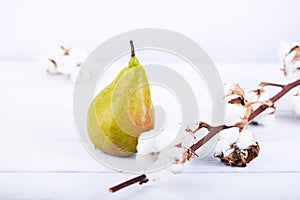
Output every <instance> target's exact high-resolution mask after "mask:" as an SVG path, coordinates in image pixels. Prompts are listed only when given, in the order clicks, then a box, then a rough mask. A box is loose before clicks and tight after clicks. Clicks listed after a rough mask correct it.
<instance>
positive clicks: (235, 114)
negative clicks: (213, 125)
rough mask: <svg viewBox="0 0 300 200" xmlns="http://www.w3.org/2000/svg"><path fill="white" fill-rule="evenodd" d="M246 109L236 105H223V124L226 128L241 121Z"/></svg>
mask: <svg viewBox="0 0 300 200" xmlns="http://www.w3.org/2000/svg"><path fill="white" fill-rule="evenodd" d="M246 111H247V108H246V107H245V106H242V105H237V104H226V105H225V116H224V124H225V125H227V126H232V125H234V124H236V123H238V122H240V121H241V119H242V118H243V117H244V115H245V113H246Z"/></svg>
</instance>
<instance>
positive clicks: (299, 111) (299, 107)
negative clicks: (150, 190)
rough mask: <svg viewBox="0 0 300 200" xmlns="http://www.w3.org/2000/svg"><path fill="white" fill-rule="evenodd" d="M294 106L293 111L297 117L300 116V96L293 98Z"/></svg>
mask: <svg viewBox="0 0 300 200" xmlns="http://www.w3.org/2000/svg"><path fill="white" fill-rule="evenodd" d="M292 106H293V110H294V113H295V114H296V115H297V116H300V95H299V94H298V95H294V96H293V97H292Z"/></svg>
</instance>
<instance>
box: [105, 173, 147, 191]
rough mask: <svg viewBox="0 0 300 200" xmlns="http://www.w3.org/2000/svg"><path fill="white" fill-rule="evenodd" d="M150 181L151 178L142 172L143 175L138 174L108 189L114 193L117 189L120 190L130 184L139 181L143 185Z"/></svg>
mask: <svg viewBox="0 0 300 200" xmlns="http://www.w3.org/2000/svg"><path fill="white" fill-rule="evenodd" d="M148 181H149V179H148V178H147V177H146V175H145V174H142V175H140V176H137V177H135V178H133V179H130V180H128V181H125V182H123V183H121V184H119V185H116V186H114V187H111V188H109V189H108V191H109V192H112V193H113V192H116V191H118V190H120V189H122V188H125V187H127V186H129V185H132V184H134V183H139V184H140V185H142V184H143V183H147V182H148Z"/></svg>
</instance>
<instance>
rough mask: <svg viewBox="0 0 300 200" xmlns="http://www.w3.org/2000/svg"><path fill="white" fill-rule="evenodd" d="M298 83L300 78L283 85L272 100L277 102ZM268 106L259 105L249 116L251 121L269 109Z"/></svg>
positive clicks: (299, 83)
mask: <svg viewBox="0 0 300 200" xmlns="http://www.w3.org/2000/svg"><path fill="white" fill-rule="evenodd" d="M298 85H300V79H298V80H297V81H294V82H292V83H289V84H287V85H285V86H283V87H282V89H281V91H280V92H278V93H277V94H276V95H275V96H273V97H272V98H271V99H270V101H271V102H273V103H275V102H276V101H278V99H280V98H281V97H282V96H284V95H285V94H286V93H288V92H289V91H290V90H291V89H293V88H294V87H297V86H298ZM267 108H268V106H266V105H261V106H260V107H258V108H257V109H256V110H255V111H254V112H253V113H252V114H251V115H250V117H249V121H251V120H252V119H254V118H255V117H256V116H257V115H259V114H260V113H262V112H263V111H264V110H265V109H267Z"/></svg>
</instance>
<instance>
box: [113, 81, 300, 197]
mask: <svg viewBox="0 0 300 200" xmlns="http://www.w3.org/2000/svg"><path fill="white" fill-rule="evenodd" d="M266 85H270V86H278V87H282V89H281V91H280V92H278V93H277V94H276V95H274V96H273V97H272V98H271V99H270V102H272V103H275V102H276V101H278V100H279V99H280V98H281V97H282V96H284V95H285V94H286V93H288V92H289V91H290V90H291V89H293V88H295V87H297V86H299V85H300V79H299V80H297V81H294V82H292V83H289V84H287V85H279V84H268V83H265V82H263V83H262V84H261V86H266ZM267 108H268V105H265V104H263V105H261V106H260V107H258V108H257V109H256V110H254V111H253V112H252V113H251V114H250V116H249V118H248V121H251V120H253V119H254V118H255V117H256V116H258V115H259V114H260V113H262V112H263V111H264V110H265V109H267ZM231 127H233V126H226V125H220V126H211V125H209V124H207V123H205V122H199V123H198V127H197V128H196V129H195V130H194V131H192V130H190V129H187V132H192V133H193V134H194V133H196V132H197V131H199V130H200V129H201V128H206V129H207V130H208V131H209V132H208V133H207V134H206V136H204V137H203V138H201V139H200V140H199V141H198V142H196V143H195V144H193V145H192V146H190V148H189V149H188V151H189V152H191V153H190V154H191V156H192V155H196V154H195V151H196V150H197V149H199V148H200V147H202V146H203V145H204V144H205V143H206V142H207V141H209V140H210V139H211V138H212V137H214V136H215V135H216V134H218V133H219V132H220V131H221V130H224V129H227V128H231ZM146 182H148V178H147V177H146V175H145V174H143V175H140V176H138V177H135V178H133V179H130V180H128V181H126V182H124V183H121V184H119V185H117V186H114V187H112V188H110V189H109V191H110V192H115V191H118V190H120V189H122V188H125V187H127V186H129V185H132V184H134V183H139V184H140V185H141V184H143V183H146Z"/></svg>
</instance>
